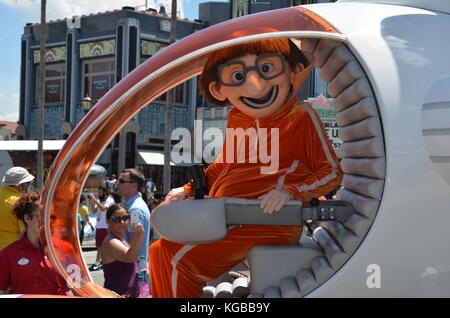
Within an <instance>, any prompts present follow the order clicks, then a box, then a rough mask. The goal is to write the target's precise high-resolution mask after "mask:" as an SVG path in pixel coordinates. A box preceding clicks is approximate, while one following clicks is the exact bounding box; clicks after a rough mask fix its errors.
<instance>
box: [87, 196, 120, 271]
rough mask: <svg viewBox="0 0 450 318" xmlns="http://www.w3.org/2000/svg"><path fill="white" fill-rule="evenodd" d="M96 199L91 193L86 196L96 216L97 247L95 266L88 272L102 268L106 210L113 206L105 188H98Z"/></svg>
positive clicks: (106, 227)
mask: <svg viewBox="0 0 450 318" xmlns="http://www.w3.org/2000/svg"><path fill="white" fill-rule="evenodd" d="M98 196H99V197H98V199H97V198H96V197H95V195H94V194H93V193H90V194H89V195H88V198H89V205H90V207H91V211H92V212H93V213H94V214H95V215H96V216H97V224H96V230H95V246H96V247H97V257H96V260H95V264H93V265H92V266H91V267H90V268H89V270H91V271H98V270H100V269H101V268H102V265H101V261H102V243H103V240H104V239H105V237H106V234H107V233H108V224H107V223H106V210H108V208H109V207H110V206H111V205H113V204H114V199H113V198H112V197H111V196H110V195H109V193H108V189H107V188H105V187H99V188H98Z"/></svg>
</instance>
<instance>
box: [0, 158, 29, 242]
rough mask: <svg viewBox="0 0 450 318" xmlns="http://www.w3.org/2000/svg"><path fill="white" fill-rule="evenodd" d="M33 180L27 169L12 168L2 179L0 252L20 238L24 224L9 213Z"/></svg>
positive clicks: (0, 193)
mask: <svg viewBox="0 0 450 318" xmlns="http://www.w3.org/2000/svg"><path fill="white" fill-rule="evenodd" d="M33 180H34V176H32V175H31V174H30V173H29V172H28V171H27V169H25V168H22V167H12V168H10V169H9V170H8V171H6V173H5V176H4V177H3V180H2V182H3V184H4V186H3V187H2V188H1V189H0V251H1V250H2V249H4V248H5V247H6V246H8V245H9V244H11V243H12V242H14V241H17V240H18V239H19V238H20V233H21V230H22V229H23V228H24V224H23V223H22V222H21V221H20V220H18V219H17V217H15V216H14V215H13V214H12V213H11V211H12V208H13V206H14V204H15V203H16V201H17V200H18V199H19V198H20V195H21V193H26V192H28V186H29V184H30V182H31V181H33Z"/></svg>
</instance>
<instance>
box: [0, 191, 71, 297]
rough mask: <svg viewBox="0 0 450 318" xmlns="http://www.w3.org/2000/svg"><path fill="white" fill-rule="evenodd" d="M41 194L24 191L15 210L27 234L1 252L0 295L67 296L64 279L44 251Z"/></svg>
mask: <svg viewBox="0 0 450 318" xmlns="http://www.w3.org/2000/svg"><path fill="white" fill-rule="evenodd" d="M39 201H40V194H39V193H36V192H31V193H26V194H23V195H22V196H21V197H20V198H19V199H18V201H17V202H16V204H15V205H14V207H13V210H12V213H13V214H14V216H15V217H17V218H18V219H19V220H21V221H22V222H23V223H24V226H25V230H26V231H25V233H24V234H23V235H22V237H21V238H20V239H19V240H17V241H15V242H14V243H12V244H10V245H8V246H7V247H6V248H5V249H3V250H2V251H1V252H0V294H1V295H3V294H49V295H68V292H69V288H68V287H67V283H66V282H65V280H64V278H63V277H62V276H61V275H60V274H59V273H58V272H57V271H56V270H55V269H54V268H53V266H52V264H51V263H50V261H49V259H48V258H47V256H46V255H45V253H44V249H43V247H42V244H41V241H40V236H39V222H38V218H39V215H38V211H39Z"/></svg>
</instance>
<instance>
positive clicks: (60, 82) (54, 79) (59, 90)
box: [36, 63, 64, 104]
mask: <svg viewBox="0 0 450 318" xmlns="http://www.w3.org/2000/svg"><path fill="white" fill-rule="evenodd" d="M36 74H39V66H38V67H37V72H36ZM44 81H45V82H44V86H45V88H44V89H45V100H44V103H45V104H55V103H63V102H64V63H57V64H46V65H45V80H44ZM37 82H38V76H36V91H37V87H38V85H37ZM37 103H38V94H36V104H37Z"/></svg>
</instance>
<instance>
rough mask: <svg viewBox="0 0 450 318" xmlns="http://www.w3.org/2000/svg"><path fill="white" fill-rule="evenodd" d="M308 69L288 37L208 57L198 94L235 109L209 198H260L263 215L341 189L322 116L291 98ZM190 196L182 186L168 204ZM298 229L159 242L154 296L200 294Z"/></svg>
mask: <svg viewBox="0 0 450 318" xmlns="http://www.w3.org/2000/svg"><path fill="white" fill-rule="evenodd" d="M309 64H310V63H309V61H308V59H307V58H306V57H305V56H304V55H303V53H302V52H301V51H300V50H299V48H298V47H297V46H296V45H295V44H294V43H293V42H292V41H291V40H289V39H270V40H263V41H257V42H251V43H245V44H241V45H237V46H233V47H229V48H224V49H221V50H218V51H215V52H212V53H211V54H210V55H209V57H208V60H207V62H206V64H205V66H204V69H203V73H202V76H201V79H200V89H201V90H202V93H203V94H204V96H205V97H206V98H207V99H208V100H209V101H210V102H212V103H214V104H217V105H227V104H232V105H233V106H234V107H233V109H232V110H231V112H230V115H229V119H228V123H227V134H226V138H225V142H224V145H223V148H222V152H221V154H220V155H219V156H218V157H217V159H216V160H215V161H214V163H212V164H211V165H210V166H209V167H208V169H207V170H206V174H207V177H208V186H209V197H210V198H220V197H241V198H246V199H261V208H262V210H263V212H264V213H277V211H279V210H280V209H281V208H282V207H283V205H284V204H285V203H286V202H287V201H288V200H290V199H297V200H301V201H303V202H308V201H310V200H311V199H313V198H317V197H320V196H322V195H325V194H327V193H329V192H331V191H332V190H334V189H335V188H336V186H337V185H339V183H340V181H341V178H342V171H341V168H340V166H339V162H338V160H337V158H336V155H335V153H334V150H333V148H332V146H331V145H330V142H329V140H328V137H327V135H326V133H325V130H324V128H323V125H322V123H321V121H320V118H319V116H318V115H317V113H316V112H315V111H314V109H313V108H312V107H311V106H310V105H309V104H306V103H304V102H302V101H299V100H297V99H296V97H295V92H296V91H297V88H298V87H299V86H300V84H301V82H302V80H304V78H305V77H306V75H307V73H308V72H309V71H310V69H311V67H312V66H311V65H309ZM235 137H237V138H235ZM269 149H270V156H269V155H268V153H269V151H268V150H269ZM193 194H194V193H193V190H192V188H191V186H190V185H189V184H186V185H185V186H184V187H181V188H177V189H173V190H172V191H171V192H170V193H169V194H168V196H167V197H166V199H169V200H170V199H182V198H184V197H185V196H189V195H193ZM280 213H282V212H280ZM301 231H302V228H301V227H300V226H256V225H244V226H237V227H233V228H231V229H230V230H229V232H228V235H227V236H226V237H225V238H224V239H223V240H221V241H218V242H213V243H209V244H201V245H195V246H194V245H183V244H179V243H175V242H170V241H168V240H165V239H164V238H161V239H160V240H158V241H156V242H155V243H153V244H152V246H151V247H150V257H149V258H150V262H151V266H150V268H151V280H152V291H153V297H189V298H190V297H200V296H201V294H202V287H203V285H204V283H205V282H206V281H210V280H213V279H216V278H217V277H219V276H220V275H221V274H223V273H224V272H226V271H229V270H230V269H231V268H232V267H234V266H235V265H237V264H239V263H240V262H241V261H242V260H243V259H244V258H245V256H246V254H247V252H248V251H249V250H250V249H251V248H252V247H253V246H256V245H288V244H291V245H292V244H297V243H298V241H299V239H300V235H301ZM274 270H276V269H274Z"/></svg>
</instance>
